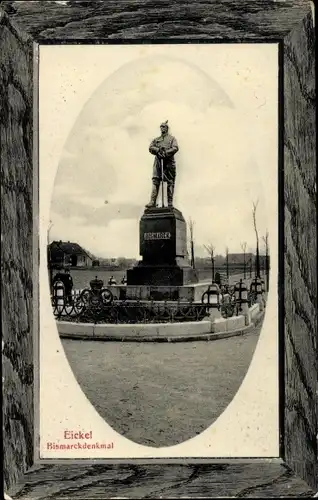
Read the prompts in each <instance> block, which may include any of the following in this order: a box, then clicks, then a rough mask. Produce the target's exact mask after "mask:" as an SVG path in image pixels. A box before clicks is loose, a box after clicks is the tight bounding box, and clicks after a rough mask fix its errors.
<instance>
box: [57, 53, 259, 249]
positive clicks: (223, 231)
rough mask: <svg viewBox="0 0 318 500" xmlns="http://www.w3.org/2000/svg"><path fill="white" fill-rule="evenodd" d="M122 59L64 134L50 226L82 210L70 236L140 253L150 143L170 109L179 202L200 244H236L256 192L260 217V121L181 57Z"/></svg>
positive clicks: (248, 230) (248, 233)
mask: <svg viewBox="0 0 318 500" xmlns="http://www.w3.org/2000/svg"><path fill="white" fill-rule="evenodd" d="M159 61H160V59H159ZM128 69H129V68H128ZM128 69H127V67H125V68H124V69H123V70H122V71H121V72H120V71H119V73H118V74H116V75H115V76H114V77H112V78H111V79H109V81H106V82H105V83H104V84H103V85H102V86H101V87H100V88H99V89H97V91H96V92H95V94H93V95H92V97H91V98H90V100H89V101H88V103H87V104H86V106H85V107H84V108H83V110H82V112H81V113H80V115H79V118H78V120H77V122H76V124H75V125H74V128H73V130H72V132H71V134H70V137H69V138H68V140H67V142H66V147H65V150H64V153H63V156H62V158H61V160H60V163H59V170H58V174H57V177H56V185H55V189H54V194H53V200H52V210H53V211H54V213H56V214H58V217H59V219H58V222H57V223H56V227H55V229H56V231H57V230H58V227H59V226H58V224H59V225H60V228H61V234H62V233H63V234H65V233H64V231H65V230H66V228H67V225H68V224H67V223H68V220H70V219H71V218H73V219H72V220H73V221H74V218H76V217H78V218H79V219H80V221H81V222H80V223H79V222H78V223H77V224H76V225H75V226H74V227H72V230H71V231H72V234H73V235H74V237H75V235H77V238H82V237H83V238H84V242H86V241H91V240H90V239H89V235H90V237H91V238H93V239H92V245H95V248H96V249H97V248H100V250H101V251H103V252H109V255H116V252H117V251H119V248H120V247H121V242H122V241H124V242H125V247H124V249H125V251H126V252H127V256H136V254H134V252H136V248H137V244H138V241H139V229H138V225H139V218H140V216H141V214H142V212H143V208H144V205H145V203H146V202H147V201H148V199H149V194H150V188H151V176H152V165H153V157H152V156H151V155H150V154H149V151H148V148H149V143H150V141H151V140H152V138H153V137H155V136H156V135H159V127H158V126H159V124H160V123H161V122H162V121H163V120H166V119H168V120H169V124H170V126H171V133H172V134H173V135H175V136H176V138H177V140H178V143H179V147H180V150H179V152H178V153H177V155H176V161H177V181H176V191H175V205H176V206H177V207H178V208H179V209H180V210H181V211H182V212H183V214H184V216H185V218H186V219H188V218H189V217H190V216H191V218H192V219H194V220H195V222H196V226H195V227H196V241H197V244H198V246H199V247H200V246H202V245H203V244H205V243H207V242H208V241H213V243H215V245H216V247H217V248H219V249H220V252H222V251H223V250H222V249H224V248H225V246H229V247H230V248H231V250H232V249H233V251H239V250H240V242H241V241H248V243H249V244H252V245H253V244H254V234H253V227H252V222H251V201H252V200H255V199H257V198H259V199H260V204H259V212H258V216H259V224H260V227H262V228H263V227H266V213H265V209H264V207H265V202H264V193H263V190H264V174H262V175H261V173H260V165H262V161H263V159H262V157H261V156H260V155H257V154H256V153H257V151H258V144H261V142H262V139H261V136H260V135H259V130H261V129H262V125H261V124H260V123H259V122H257V121H255V120H254V121H253V120H252V118H251V115H246V116H245V115H244V119H243V118H242V116H243V115H242V112H241V111H238V110H236V109H235V108H233V106H232V104H231V102H230V100H229V99H227V98H226V94H225V93H222V90H220V88H219V87H218V86H216V85H215V83H214V82H213V81H211V80H209V79H207V77H206V75H202V72H200V71H196V70H195V69H194V68H193V67H190V66H189V65H188V66H183V65H182V64H181V63H180V61H177V62H174V63H173V62H172V61H169V63H167V62H164V63H162V65H161V66H160V64H157V66H156V65H155V66H154V65H153V64H150V65H149V66H148V67H147V68H146V69H144V71H142V72H141V73H140V74H139V73H138V65H137V66H130V73H129V71H128ZM129 75H130V76H129ZM255 158H257V160H256V159H255ZM105 202H106V203H105ZM123 221H125V222H123ZM101 227H103V228H105V231H104V232H103V234H102V235H101ZM116 227H117V230H116ZM123 228H126V230H127V231H126V232H123ZM132 228H134V231H135V232H133V229H132ZM123 235H124V236H123ZM103 238H106V239H107V246H106V247H105V246H104V244H103ZM68 239H70V238H68ZM98 242H99V243H98ZM84 246H85V244H84ZM117 255H118V254H117ZM122 255H124V254H123V253H122ZM137 255H138V253H137Z"/></svg>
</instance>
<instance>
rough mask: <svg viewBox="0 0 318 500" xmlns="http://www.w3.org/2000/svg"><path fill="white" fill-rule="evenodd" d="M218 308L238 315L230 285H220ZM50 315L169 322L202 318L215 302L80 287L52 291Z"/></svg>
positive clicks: (251, 301) (74, 319)
mask: <svg viewBox="0 0 318 500" xmlns="http://www.w3.org/2000/svg"><path fill="white" fill-rule="evenodd" d="M220 292H221V293H220V297H219V303H218V305H217V308H218V310H219V311H220V313H221V316H222V317H223V318H229V317H232V316H234V315H239V314H240V311H239V307H238V304H237V302H236V300H235V294H234V286H233V287H228V286H225V287H221V289H220ZM256 297H257V295H256V293H255V292H249V294H248V305H249V307H251V306H252V305H253V304H254V303H255V302H256ZM51 303H52V309H53V314H54V317H55V318H56V319H57V320H59V321H72V322H81V323H94V324H98V323H114V324H118V323H123V324H131V323H173V322H184V321H202V320H203V319H205V318H207V317H208V316H209V313H210V309H211V308H213V307H216V306H215V304H209V303H203V302H194V301H191V300H190V301H180V300H176V301H154V300H150V301H147V300H141V299H137V300H127V299H122V300H118V299H115V298H114V296H113V293H112V291H111V290H110V289H108V288H101V289H99V290H93V289H89V288H87V289H84V290H78V291H73V292H72V293H70V294H69V295H66V294H65V293H63V294H62V295H60V296H59V295H57V294H56V293H55V294H53V295H52V297H51Z"/></svg>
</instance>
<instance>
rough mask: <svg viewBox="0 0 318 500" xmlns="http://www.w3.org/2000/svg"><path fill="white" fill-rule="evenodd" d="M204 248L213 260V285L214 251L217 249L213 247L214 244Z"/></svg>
mask: <svg viewBox="0 0 318 500" xmlns="http://www.w3.org/2000/svg"><path fill="white" fill-rule="evenodd" d="M204 248H205V249H206V251H207V252H208V254H209V255H210V259H211V270H212V283H213V282H214V250H215V247H214V246H213V245H212V243H209V244H208V245H204Z"/></svg>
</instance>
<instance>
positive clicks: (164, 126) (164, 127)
mask: <svg viewBox="0 0 318 500" xmlns="http://www.w3.org/2000/svg"><path fill="white" fill-rule="evenodd" d="M160 130H161V133H162V134H167V133H168V130H169V126H168V120H166V121H165V122H163V123H161V125H160Z"/></svg>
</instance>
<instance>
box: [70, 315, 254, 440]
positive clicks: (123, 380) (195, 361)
mask: <svg viewBox="0 0 318 500" xmlns="http://www.w3.org/2000/svg"><path fill="white" fill-rule="evenodd" d="M260 328H261V325H259V326H258V327H257V328H255V329H254V330H253V331H252V332H251V333H248V334H245V336H243V337H232V338H229V339H223V340H216V341H212V342H206V341H198V342H180V343H179V342H177V343H157V344H153V343H142V342H141V343H137V342H136V343H135V342H97V341H79V340H66V339H64V340H63V341H62V342H63V346H64V349H65V352H66V355H67V357H68V359H69V362H70V365H71V367H72V369H73V371H74V374H75V376H76V378H77V380H78V382H79V383H80V385H81V387H82V389H83V391H84V392H85V394H86V395H87V397H88V398H89V399H90V401H91V402H92V404H93V405H94V406H95V408H96V410H97V411H98V412H99V413H100V415H101V416H103V417H104V418H105V419H106V420H107V422H108V423H109V424H110V425H112V427H113V428H114V429H115V430H117V431H118V432H120V433H121V434H123V435H125V436H126V437H127V438H129V439H131V440H132V441H135V442H137V443H141V444H144V445H150V446H169V445H173V444H177V443H180V442H182V441H184V440H186V439H189V438H190V437H193V436H194V435H196V434H199V433H200V432H202V431H203V430H204V429H206V428H207V427H208V426H209V425H211V423H212V422H213V421H214V420H215V419H216V418H217V417H218V416H219V415H220V413H221V412H222V411H223V410H224V409H225V408H226V406H227V405H228V404H229V403H230V401H231V400H232V398H233V396H234V395H235V393H236V392H237V390H238V388H239V386H240V385H241V382H242V380H243V378H244V376H245V374H246V372H247V369H248V367H249V364H250V362H251V359H252V356H253V353H254V349H255V347H256V343H257V340H258V336H259V331H260Z"/></svg>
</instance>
